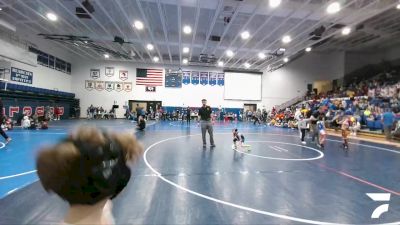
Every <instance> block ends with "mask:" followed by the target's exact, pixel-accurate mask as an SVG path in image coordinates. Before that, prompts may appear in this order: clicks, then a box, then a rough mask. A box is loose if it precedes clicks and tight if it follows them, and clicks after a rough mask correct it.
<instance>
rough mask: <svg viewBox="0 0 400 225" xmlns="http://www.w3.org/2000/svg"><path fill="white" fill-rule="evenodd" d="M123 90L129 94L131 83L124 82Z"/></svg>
mask: <svg viewBox="0 0 400 225" xmlns="http://www.w3.org/2000/svg"><path fill="white" fill-rule="evenodd" d="M124 90H125V91H126V92H131V91H132V82H124Z"/></svg>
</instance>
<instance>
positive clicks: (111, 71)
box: [105, 67, 114, 77]
mask: <svg viewBox="0 0 400 225" xmlns="http://www.w3.org/2000/svg"><path fill="white" fill-rule="evenodd" d="M105 71H106V74H105V75H106V76H107V77H112V76H114V67H106V70H105Z"/></svg>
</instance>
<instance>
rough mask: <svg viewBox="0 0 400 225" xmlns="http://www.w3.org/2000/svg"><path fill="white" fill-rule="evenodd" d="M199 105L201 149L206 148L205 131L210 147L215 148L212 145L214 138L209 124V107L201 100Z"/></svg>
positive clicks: (213, 144)
mask: <svg viewBox="0 0 400 225" xmlns="http://www.w3.org/2000/svg"><path fill="white" fill-rule="evenodd" d="M201 103H202V104H203V106H202V107H201V108H200V109H199V119H200V125H201V135H202V138H203V147H206V145H207V141H206V131H207V130H208V133H209V134H210V144H211V145H210V146H211V147H215V143H214V136H213V127H212V123H211V113H212V111H211V107H210V106H208V105H207V100H206V99H203V100H201Z"/></svg>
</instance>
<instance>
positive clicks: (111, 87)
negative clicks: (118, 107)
mask: <svg viewBox="0 0 400 225" xmlns="http://www.w3.org/2000/svg"><path fill="white" fill-rule="evenodd" d="M113 90H114V82H111V81H106V91H113Z"/></svg>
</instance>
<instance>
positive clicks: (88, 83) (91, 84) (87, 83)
mask: <svg viewBox="0 0 400 225" xmlns="http://www.w3.org/2000/svg"><path fill="white" fill-rule="evenodd" d="M85 89H86V90H89V91H91V90H93V89H94V81H92V80H85Z"/></svg>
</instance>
